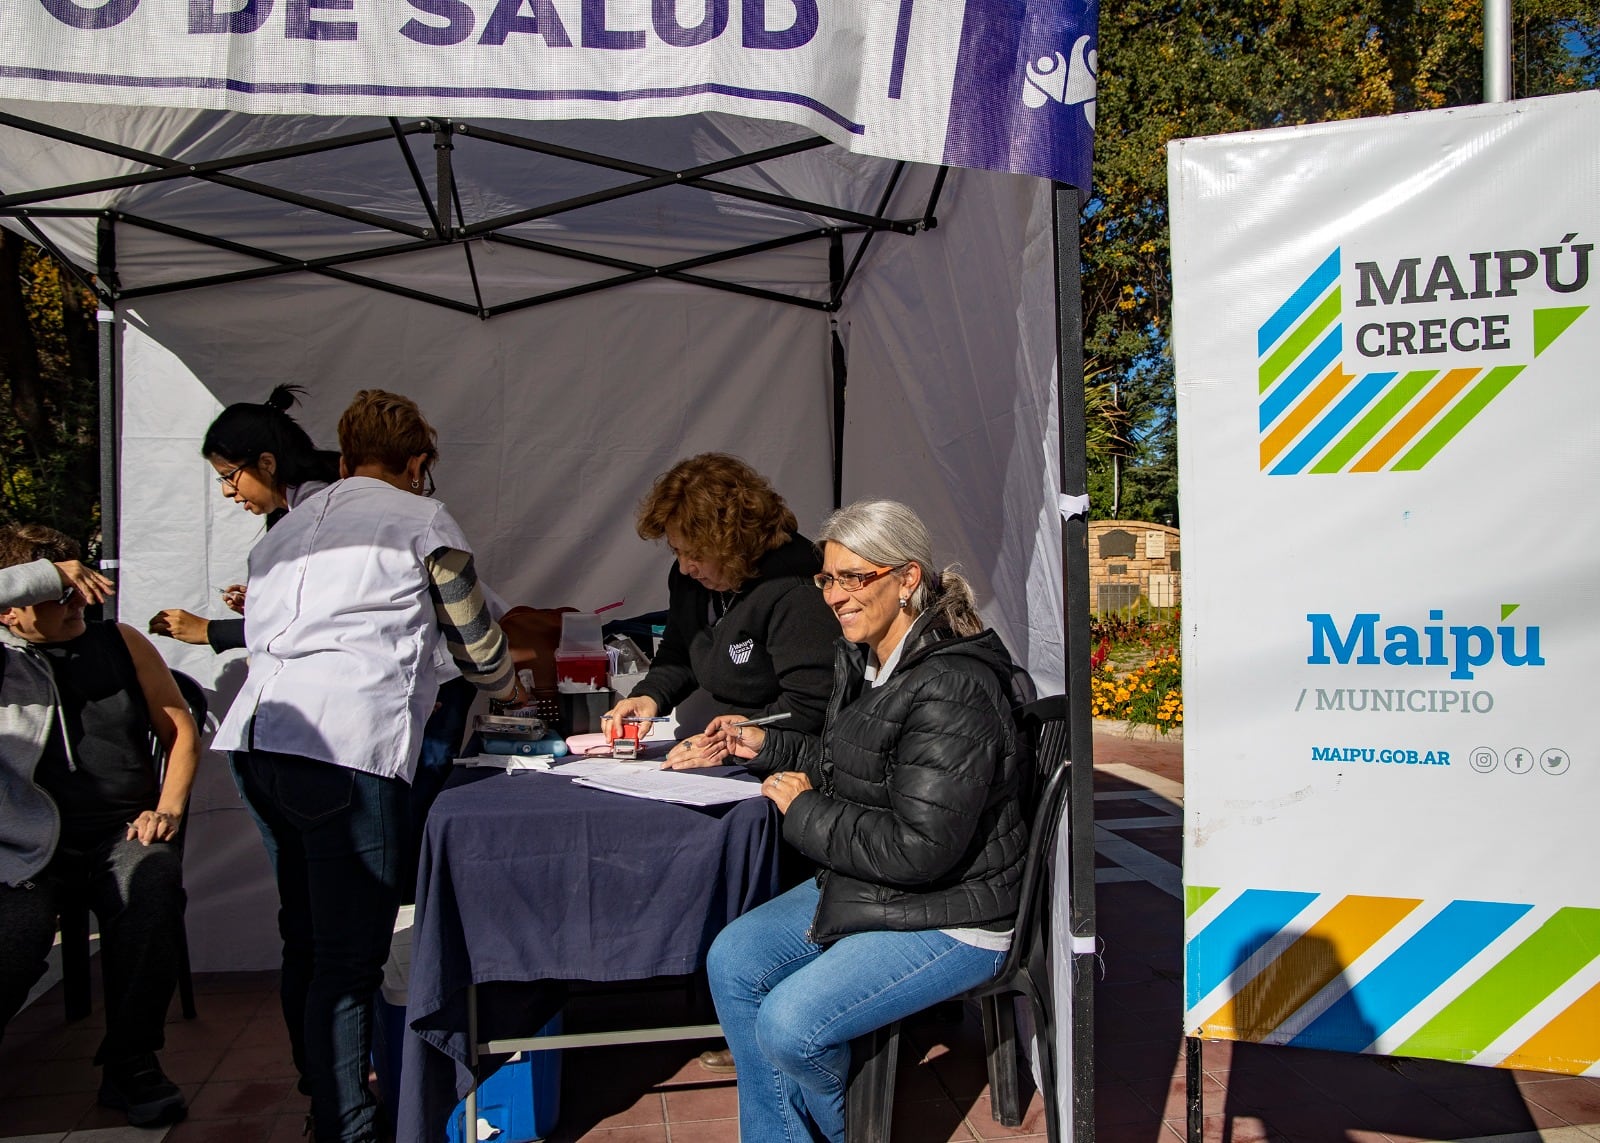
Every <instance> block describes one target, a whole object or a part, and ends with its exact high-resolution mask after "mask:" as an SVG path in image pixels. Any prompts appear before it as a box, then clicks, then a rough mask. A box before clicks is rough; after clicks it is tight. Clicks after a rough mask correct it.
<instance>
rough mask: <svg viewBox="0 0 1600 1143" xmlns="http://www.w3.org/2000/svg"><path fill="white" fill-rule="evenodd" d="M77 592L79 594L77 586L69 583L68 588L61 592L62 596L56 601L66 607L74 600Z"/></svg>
mask: <svg viewBox="0 0 1600 1143" xmlns="http://www.w3.org/2000/svg"><path fill="white" fill-rule="evenodd" d="M77 594H78V589H77V586H76V585H74V584H70V583H69V584H67V590H65V591H63V592H62V593H61V598H60V599H58V600H56V602H57V603H59V604H60V605H61V606H62V607H65V606H66V605H67V604H69V603H71V602H72V597H73V596H75V595H77Z"/></svg>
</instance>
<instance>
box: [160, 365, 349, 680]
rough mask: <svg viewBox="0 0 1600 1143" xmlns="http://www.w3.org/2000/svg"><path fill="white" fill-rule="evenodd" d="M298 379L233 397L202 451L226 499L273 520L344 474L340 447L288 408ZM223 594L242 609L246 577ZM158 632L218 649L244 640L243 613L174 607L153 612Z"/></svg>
mask: <svg viewBox="0 0 1600 1143" xmlns="http://www.w3.org/2000/svg"><path fill="white" fill-rule="evenodd" d="M300 392H302V390H301V389H300V387H299V386H298V385H279V386H278V387H277V388H275V389H273V390H272V392H271V394H269V395H268V397H267V399H266V400H265V401H263V402H261V403H259V404H258V403H256V402H254V401H240V402H239V403H237V404H233V405H229V406H228V407H227V408H226V409H224V410H222V412H221V413H220V414H218V415H217V419H216V420H214V421H212V422H211V427H210V428H209V429H207V430H206V435H205V439H204V440H203V441H202V442H201V444H200V454H201V455H202V456H204V457H205V458H206V461H207V462H208V463H209V464H210V465H211V467H212V468H213V469H215V470H216V473H217V485H218V487H219V488H220V489H221V490H222V495H223V497H224V498H225V499H228V500H232V501H233V502H234V503H236V504H238V505H239V507H241V508H243V509H244V510H245V511H246V512H249V513H251V514H252V515H256V516H265V517H266V518H267V527H269V528H270V527H272V525H273V524H275V523H276V522H277V521H278V518H279V517H281V516H282V515H283V513H284V512H287V511H288V510H289V509H290V508H293V507H294V506H295V505H297V504H299V503H300V502H301V501H302V500H304V499H305V498H306V497H308V496H310V495H311V494H312V493H314V492H316V491H318V490H319V489H322V488H325V487H327V486H328V485H329V484H331V483H332V482H333V481H335V480H338V479H339V454H338V453H336V452H327V451H324V450H322V449H319V448H317V446H316V445H314V444H312V443H311V438H310V436H308V435H307V434H306V431H305V429H303V428H301V427H300V425H299V424H298V423H297V422H296V421H295V419H294V418H293V417H291V416H289V412H288V410H289V408H290V407H291V406H292V405H293V404H294V403H295V397H296V394H298V393H300ZM222 598H223V602H224V603H225V604H226V605H227V606H228V607H229V608H231V609H232V610H234V611H240V612H242V611H243V609H244V598H245V592H244V587H243V585H242V584H233V585H231V586H229V587H227V588H225V589H224V590H223V596H222ZM150 633H151V634H152V635H169V636H171V637H172V638H174V639H177V640H179V641H181V642H184V643H208V644H210V646H211V649H212V650H214V651H231V650H234V649H235V648H239V647H243V646H244V620H243V619H205V618H202V617H201V616H199V615H196V614H194V613H193V612H191V611H185V610H183V609H182V608H177V607H171V608H167V609H165V610H163V611H160V612H157V613H156V615H155V617H154V618H152V619H151V620H150Z"/></svg>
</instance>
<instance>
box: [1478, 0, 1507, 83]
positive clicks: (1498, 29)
mask: <svg viewBox="0 0 1600 1143" xmlns="http://www.w3.org/2000/svg"><path fill="white" fill-rule="evenodd" d="M1510 98H1511V0H1483V101H1484V102H1485V103H1504V102H1506V100H1508V99H1510Z"/></svg>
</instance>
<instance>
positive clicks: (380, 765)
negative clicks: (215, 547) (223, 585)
mask: <svg viewBox="0 0 1600 1143" xmlns="http://www.w3.org/2000/svg"><path fill="white" fill-rule="evenodd" d="M440 548H455V549H457V550H461V551H467V550H469V549H468V547H467V541H466V537H465V536H463V535H462V533H461V528H460V526H459V525H457V523H456V522H455V519H454V518H453V517H451V515H450V513H449V511H448V510H447V509H446V508H445V506H444V505H443V504H441V503H439V502H438V501H437V500H431V499H429V498H427V497H423V496H413V495H412V494H410V493H408V492H404V491H402V490H401V489H398V488H395V487H394V486H392V485H389V484H385V483H384V482H383V481H381V480H375V479H373V478H371V477H365V476H352V477H348V478H346V479H344V480H341V481H338V482H337V483H335V484H330V485H328V486H327V487H326V488H324V489H320V490H318V491H317V492H316V493H313V494H312V495H311V496H308V497H306V498H305V499H304V500H302V501H301V502H300V503H298V504H296V506H295V509H294V511H292V512H290V513H289V514H288V515H286V516H285V517H284V518H283V519H282V520H280V521H279V522H278V524H277V525H276V526H275V527H273V528H272V530H271V531H269V532H268V533H267V534H266V535H265V536H263V537H262V538H261V541H260V542H259V543H257V544H256V546H255V548H254V549H252V551H251V552H250V591H249V599H250V605H249V607H250V610H249V617H248V621H247V622H246V624H245V643H246V647H247V649H248V650H249V652H250V673H249V676H248V678H246V679H245V684H244V687H243V688H242V689H241V690H240V691H239V696H238V697H237V698H236V699H235V700H234V702H233V706H232V707H231V708H229V710H228V714H227V717H226V718H224V719H223V720H222V725H221V726H220V727H219V728H218V729H217V737H216V747H217V748H218V749H219V750H252V749H254V750H270V751H274V752H277V753H281V754H297V755H300V756H302V757H306V758H315V759H318V760H320V761H323V762H332V763H334V764H336V765H339V766H347V767H349V768H350V769H352V770H361V771H364V772H366V773H370V774H377V775H380V776H381V777H386V778H396V777H397V778H404V779H405V780H406V781H408V782H409V781H410V780H411V776H412V773H413V772H414V770H415V769H416V764H417V756H418V754H419V753H420V751H421V747H422V727H423V724H424V723H425V722H426V721H427V717H428V712H429V711H430V710H431V709H432V706H433V702H434V697H435V693H436V691H437V686H438V678H437V676H436V673H435V667H434V661H435V658H436V655H435V652H436V650H437V648H438V647H439V644H440V642H441V640H440V635H439V624H438V620H437V619H436V618H435V616H434V609H433V599H432V596H431V595H430V594H429V584H430V580H429V576H428V569H427V566H426V564H425V563H424V560H425V558H426V557H427V556H428V555H430V554H431V553H433V552H435V551H438V550H439V549H440Z"/></svg>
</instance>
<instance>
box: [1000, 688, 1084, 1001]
mask: <svg viewBox="0 0 1600 1143" xmlns="http://www.w3.org/2000/svg"><path fill="white" fill-rule="evenodd" d="M1069 717H1070V716H1069V713H1068V709H1067V698H1066V696H1065V695H1050V696H1048V697H1046V698H1042V699H1038V700H1036V701H1034V702H1031V703H1029V704H1028V705H1027V706H1026V707H1024V708H1023V711H1022V718H1023V724H1024V725H1025V726H1026V727H1027V728H1028V732H1029V735H1028V736H1029V738H1030V740H1031V741H1032V744H1033V761H1034V774H1035V781H1034V785H1033V788H1034V789H1035V790H1037V791H1038V795H1037V797H1035V798H1033V799H1031V801H1032V804H1031V805H1026V804H1025V808H1026V810H1027V811H1028V815H1029V821H1028V827H1029V828H1028V855H1027V857H1026V859H1025V861H1024V864H1023V871H1022V890H1021V896H1020V900H1019V902H1018V906H1017V923H1016V927H1015V930H1014V935H1013V937H1012V940H1011V948H1010V950H1009V951H1008V952H1007V953H1006V959H1005V961H1004V963H1002V965H1001V966H1000V972H999V973H998V974H997V976H996V977H995V983H996V985H1003V984H1005V983H1006V982H1007V981H1009V980H1013V979H1015V978H1016V976H1017V974H1018V973H1019V972H1021V971H1022V970H1024V969H1025V968H1026V967H1027V966H1028V963H1029V961H1030V959H1031V958H1032V957H1033V956H1034V955H1035V953H1036V950H1039V949H1047V948H1048V947H1049V923H1050V861H1051V858H1052V856H1053V855H1054V853H1055V846H1056V834H1057V832H1058V830H1059V828H1060V824H1061V821H1062V818H1063V817H1064V816H1065V811H1066V804H1067V793H1068V791H1069V790H1070V789H1071V786H1072V766H1071V763H1070V762H1069V761H1068V759H1067V753H1068V731H1069Z"/></svg>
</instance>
